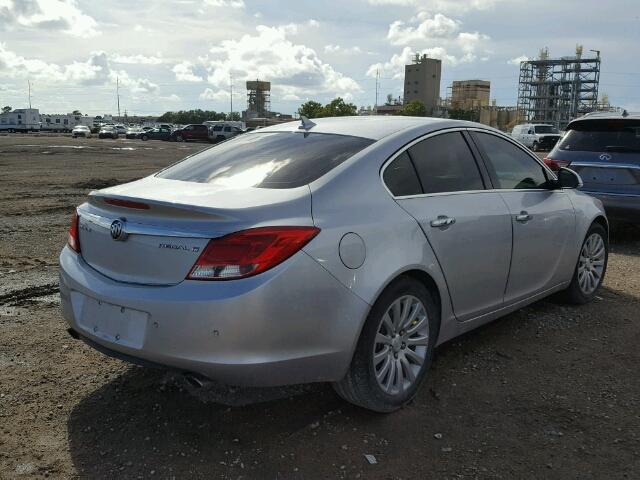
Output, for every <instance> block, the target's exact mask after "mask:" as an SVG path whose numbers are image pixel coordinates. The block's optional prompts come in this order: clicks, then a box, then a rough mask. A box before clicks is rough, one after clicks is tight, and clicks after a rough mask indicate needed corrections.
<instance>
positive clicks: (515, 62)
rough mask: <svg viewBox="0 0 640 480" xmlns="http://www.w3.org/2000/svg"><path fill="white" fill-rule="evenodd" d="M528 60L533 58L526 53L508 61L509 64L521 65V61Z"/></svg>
mask: <svg viewBox="0 0 640 480" xmlns="http://www.w3.org/2000/svg"><path fill="white" fill-rule="evenodd" d="M528 60H531V58H529V57H527V56H526V55H520V56H519V57H516V58H512V59H511V60H507V63H508V64H509V65H518V66H520V62H526V61H528Z"/></svg>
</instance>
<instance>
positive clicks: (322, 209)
mask: <svg viewBox="0 0 640 480" xmlns="http://www.w3.org/2000/svg"><path fill="white" fill-rule="evenodd" d="M415 136H416V135H409V136H408V137H407V142H408V141H410V140H411V139H413V138H415ZM398 140H399V141H398ZM400 142H403V140H402V139H397V138H396V139H395V140H393V139H391V141H384V140H381V141H379V142H377V143H375V144H373V145H372V146H370V147H368V148H367V149H366V150H365V151H363V152H361V153H360V154H358V155H356V156H355V157H353V158H352V159H350V160H349V161H347V162H345V164H342V165H340V166H339V167H337V168H336V169H334V171H332V172H331V174H330V175H328V177H329V178H325V177H327V176H325V177H323V178H321V179H320V180H318V181H316V182H314V183H312V184H311V186H310V188H311V195H312V216H313V220H314V224H315V225H316V226H318V227H319V228H320V229H321V232H320V234H319V235H318V237H316V238H315V239H314V241H313V242H311V243H310V244H309V245H308V246H306V247H305V251H306V252H307V253H308V254H309V255H311V256H312V257H313V258H314V259H315V260H316V261H318V262H319V263H320V264H321V265H322V266H323V267H324V268H325V269H327V270H328V271H329V272H330V273H331V274H332V275H333V276H334V277H335V278H336V279H338V280H339V281H340V282H341V283H342V284H343V285H345V286H346V287H347V288H349V289H350V290H351V291H352V292H353V293H355V294H356V295H358V296H359V297H360V298H361V299H363V300H364V301H365V302H367V303H368V304H369V305H373V303H374V302H375V301H376V299H377V298H378V296H379V295H380V294H381V293H382V291H383V290H384V289H385V287H386V286H387V285H389V284H390V283H391V282H392V281H393V280H394V279H395V278H396V277H398V276H399V275H401V274H402V273H403V272H407V271H409V270H421V271H423V272H425V273H427V274H428V275H429V276H430V277H431V278H432V279H433V281H434V282H435V284H436V285H437V288H438V294H439V296H440V301H441V328H440V335H439V342H442V341H444V340H446V339H449V338H451V337H453V336H455V332H457V321H456V320H455V319H454V317H453V313H452V308H451V302H450V299H449V294H448V291H447V288H446V284H445V281H444V278H443V275H442V272H441V269H440V266H439V264H438V262H437V260H436V257H435V255H434V254H433V251H432V250H431V248H430V247H429V244H428V243H427V241H426V238H425V236H424V233H423V232H422V230H421V229H420V226H419V225H418V223H417V222H416V221H415V219H414V218H413V217H411V216H410V215H409V214H408V213H407V212H405V211H404V210H403V209H402V208H401V207H400V206H399V205H398V204H397V203H396V202H395V200H394V199H393V198H392V197H391V196H390V194H389V193H388V192H387V191H386V189H385V188H384V187H383V185H382V181H381V179H380V173H379V172H380V168H381V167H382V164H383V163H384V161H385V160H386V159H387V158H388V157H389V156H391V155H392V154H393V153H394V152H395V151H396V150H397V148H398V147H399V146H400V145H402V143H400ZM407 142H405V143H407ZM350 232H353V233H356V234H358V235H359V236H360V237H361V238H362V239H363V241H364V244H365V250H366V258H365V261H364V263H363V264H362V266H360V267H359V268H355V269H352V268H348V267H346V266H345V265H344V264H343V262H342V260H341V259H340V253H339V244H340V240H341V239H342V237H343V236H344V235H345V234H347V233H350ZM365 320H366V316H365V317H364V318H362V321H361V325H360V328H362V325H363V324H364V321H365ZM356 342H357V338H356V339H354V347H355V344H356Z"/></svg>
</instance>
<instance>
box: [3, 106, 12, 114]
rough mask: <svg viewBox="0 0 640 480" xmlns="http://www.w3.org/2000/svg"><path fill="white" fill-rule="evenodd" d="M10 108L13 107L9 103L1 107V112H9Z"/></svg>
mask: <svg viewBox="0 0 640 480" xmlns="http://www.w3.org/2000/svg"><path fill="white" fill-rule="evenodd" d="M11 110H13V109H12V108H11V107H10V106H9V105H7V106H6V107H2V113H9V112H10V111H11Z"/></svg>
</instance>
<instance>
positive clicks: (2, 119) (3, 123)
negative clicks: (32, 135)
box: [0, 108, 40, 133]
mask: <svg viewBox="0 0 640 480" xmlns="http://www.w3.org/2000/svg"><path fill="white" fill-rule="evenodd" d="M37 131H40V112H39V111H38V109H37V108H17V109H15V110H12V111H10V112H4V113H0V132H9V133H13V132H37Z"/></svg>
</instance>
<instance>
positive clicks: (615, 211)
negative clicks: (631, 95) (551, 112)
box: [544, 111, 640, 223]
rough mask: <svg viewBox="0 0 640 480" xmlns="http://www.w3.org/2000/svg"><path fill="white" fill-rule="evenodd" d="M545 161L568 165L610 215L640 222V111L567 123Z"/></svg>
mask: <svg viewBox="0 0 640 480" xmlns="http://www.w3.org/2000/svg"><path fill="white" fill-rule="evenodd" d="M544 162H545V163H546V164H547V165H549V166H550V167H551V168H552V169H554V170H558V169H559V168H560V167H569V168H571V169H572V170H575V171H576V172H578V174H580V176H581V177H582V181H583V182H584V185H583V187H582V188H581V190H582V191H584V192H585V193H589V194H591V195H593V196H595V197H598V198H599V199H600V200H602V203H603V204H604V207H605V210H606V211H607V216H609V217H611V218H613V219H618V220H621V221H630V222H637V223H640V115H638V114H629V113H627V112H626V111H623V112H622V113H611V112H607V113H604V112H603V113H590V114H587V115H585V116H583V117H580V118H578V119H576V120H574V121H572V122H571V123H569V125H567V129H566V134H565V135H564V137H563V138H562V139H561V140H560V141H559V142H558V143H557V144H556V146H555V147H554V149H553V150H552V151H551V152H550V153H549V155H548V157H547V158H545V159H544Z"/></svg>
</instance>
